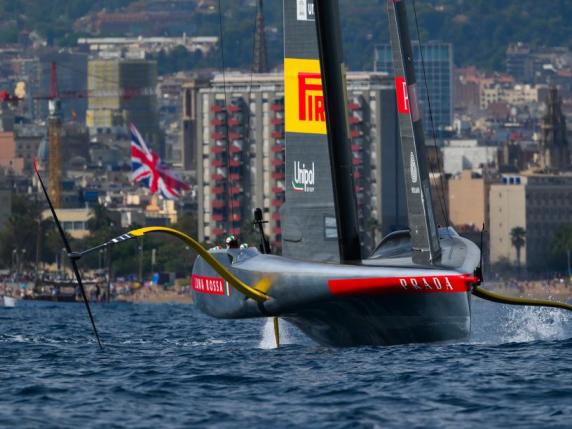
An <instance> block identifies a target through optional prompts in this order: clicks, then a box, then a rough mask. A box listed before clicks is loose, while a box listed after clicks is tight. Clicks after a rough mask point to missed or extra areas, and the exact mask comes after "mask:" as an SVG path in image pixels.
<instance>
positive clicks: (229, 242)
mask: <svg viewBox="0 0 572 429" xmlns="http://www.w3.org/2000/svg"><path fill="white" fill-rule="evenodd" d="M226 247H227V249H238V248H239V247H240V242H239V241H238V238H237V237H235V236H234V235H232V234H231V235H229V236H228V237H226Z"/></svg>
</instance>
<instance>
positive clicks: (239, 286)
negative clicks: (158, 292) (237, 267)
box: [129, 226, 268, 302]
mask: <svg viewBox="0 0 572 429" xmlns="http://www.w3.org/2000/svg"><path fill="white" fill-rule="evenodd" d="M150 232H162V233H164V234H169V235H173V236H175V237H177V238H179V239H181V240H183V241H184V242H185V243H187V244H188V245H189V246H191V247H192V248H193V249H194V250H195V251H196V252H197V253H198V254H199V255H200V256H201V257H202V258H203V259H204V260H205V261H206V262H207V264H209V265H210V266H211V267H212V268H213V269H214V270H215V271H216V272H217V273H218V274H219V275H220V276H221V277H222V278H223V279H225V280H226V281H227V282H228V283H229V284H230V285H231V286H232V287H234V288H235V289H236V290H237V291H239V292H240V293H242V294H244V295H245V296H247V297H248V298H252V299H254V300H256V301H259V302H264V301H267V300H268V295H266V294H265V293H263V292H261V291H260V290H257V289H256V288H254V287H252V286H249V285H247V284H246V283H244V282H243V281H242V280H240V279H239V278H238V277H236V276H235V275H234V274H232V273H231V272H230V271H229V270H228V269H226V267H225V266H224V265H222V264H221V263H220V262H219V261H217V260H216V259H215V258H214V257H213V256H212V255H211V254H210V253H209V252H208V251H207V250H206V249H205V248H204V247H203V246H202V245H201V244H200V243H199V242H198V241H196V240H195V239H193V238H191V237H189V236H188V235H187V234H185V233H183V232H181V231H177V230H176V229H173V228H167V227H164V226H149V227H146V228H139V229H134V230H133V231H129V234H131V235H132V236H134V237H142V236H143V235H145V234H148V233H150Z"/></svg>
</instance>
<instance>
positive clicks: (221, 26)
mask: <svg viewBox="0 0 572 429" xmlns="http://www.w3.org/2000/svg"><path fill="white" fill-rule="evenodd" d="M222 15H223V13H222V1H221V0H218V21H219V26H218V28H219V39H220V56H221V63H222V88H223V93H224V104H225V106H224V112H225V122H226V123H225V127H224V128H225V140H226V200H227V209H228V214H229V215H228V216H227V234H228V235H230V234H231V229H232V222H233V217H234V207H233V206H234V204H232V201H231V199H232V194H231V180H230V140H229V137H228V134H229V133H228V119H229V118H228V116H229V115H228V106H229V103H228V91H227V87H226V67H225V60H224V22H223V16H222Z"/></svg>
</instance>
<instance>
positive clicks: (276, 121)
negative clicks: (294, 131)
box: [270, 118, 284, 125]
mask: <svg viewBox="0 0 572 429" xmlns="http://www.w3.org/2000/svg"><path fill="white" fill-rule="evenodd" d="M270 123H271V124H272V125H282V124H283V123H284V118H272V120H271V121H270Z"/></svg>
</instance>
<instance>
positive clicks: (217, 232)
mask: <svg viewBox="0 0 572 429" xmlns="http://www.w3.org/2000/svg"><path fill="white" fill-rule="evenodd" d="M211 231H212V233H213V235H214V236H215V237H220V236H221V235H222V234H224V229H222V228H213V229H212V230H211Z"/></svg>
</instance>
